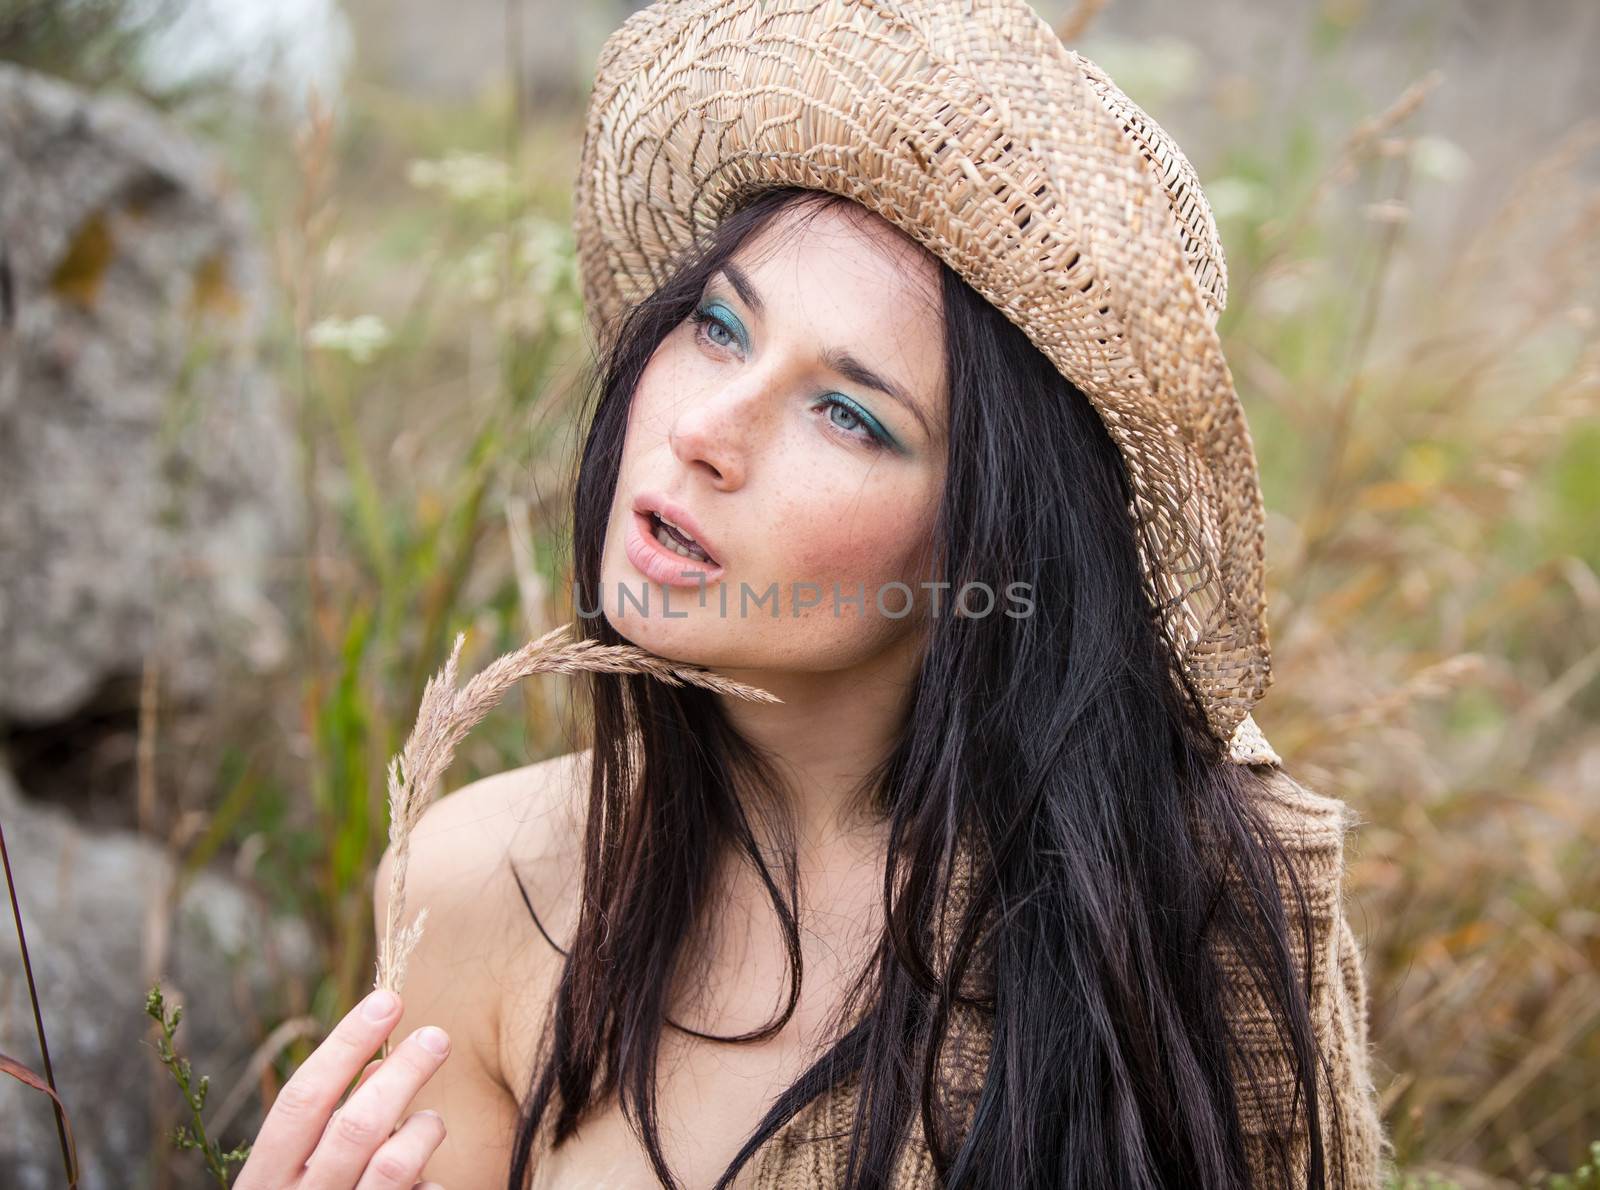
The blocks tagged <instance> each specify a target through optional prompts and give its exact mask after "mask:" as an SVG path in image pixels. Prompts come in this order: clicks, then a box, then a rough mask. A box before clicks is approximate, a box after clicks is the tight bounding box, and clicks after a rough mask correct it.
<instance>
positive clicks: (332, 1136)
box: [300, 1025, 450, 1190]
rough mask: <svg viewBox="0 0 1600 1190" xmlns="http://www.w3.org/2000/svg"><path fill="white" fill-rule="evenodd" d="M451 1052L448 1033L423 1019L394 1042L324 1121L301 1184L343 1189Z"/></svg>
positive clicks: (310, 1188)
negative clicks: (368, 1075) (325, 1124)
mask: <svg viewBox="0 0 1600 1190" xmlns="http://www.w3.org/2000/svg"><path fill="white" fill-rule="evenodd" d="M435 1047H437V1048H435ZM449 1052H450V1038H449V1037H448V1036H447V1035H446V1034H445V1031H444V1030H443V1029H440V1028H438V1027H437V1026H434V1025H424V1026H423V1027H422V1028H420V1029H418V1030H417V1031H416V1032H414V1033H412V1034H411V1036H410V1037H407V1038H406V1039H405V1040H404V1041H403V1042H401V1043H400V1044H399V1045H398V1046H397V1047H395V1050H394V1052H393V1053H391V1054H390V1055H389V1056H388V1057H387V1058H386V1059H384V1062H383V1065H382V1066H380V1067H378V1069H377V1071H376V1072H375V1073H374V1074H373V1076H372V1077H371V1078H369V1079H368V1080H367V1082H366V1085H365V1086H363V1087H362V1088H361V1089H360V1090H359V1091H357V1092H355V1094H353V1095H351V1096H350V1099H349V1102H347V1103H346V1104H345V1105H344V1106H343V1107H341V1108H340V1109H339V1110H338V1112H337V1113H336V1114H335V1115H334V1117H333V1118H332V1119H331V1120H329V1121H328V1127H327V1129H326V1131H324V1132H323V1134H322V1139H321V1140H320V1141H318V1142H317V1147H316V1149H315V1151H314V1152H313V1153H312V1154H311V1158H310V1160H309V1161H307V1162H306V1170H305V1174H304V1176H303V1178H302V1180H301V1182H300V1187H301V1190H347V1187H349V1186H350V1185H352V1184H353V1183H354V1182H355V1180H356V1178H358V1177H359V1176H360V1175H361V1172H362V1171H363V1170H364V1169H365V1168H366V1166H367V1162H368V1161H370V1160H371V1159H372V1155H373V1153H374V1152H376V1151H377V1148H378V1146H379V1145H381V1144H383V1143H385V1142H386V1141H387V1140H388V1138H389V1134H390V1133H391V1132H392V1131H393V1130H394V1126H395V1121H396V1120H398V1119H399V1118H400V1113H401V1112H402V1111H404V1110H405V1107H406V1105H407V1104H408V1103H410V1102H411V1101H412V1099H414V1098H415V1097H416V1094H417V1091H418V1090H419V1089H420V1088H421V1086H422V1084H423V1083H425V1082H427V1081H428V1079H429V1078H431V1077H432V1076H433V1073H434V1072H435V1071H436V1070H438V1069H439V1067H440V1066H441V1065H442V1064H443V1063H444V1060H445V1058H446V1057H447V1056H448V1054H449Z"/></svg>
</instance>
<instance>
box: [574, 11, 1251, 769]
mask: <svg viewBox="0 0 1600 1190" xmlns="http://www.w3.org/2000/svg"><path fill="white" fill-rule="evenodd" d="M772 186H802V187H808V188H812V189H818V190H826V191H831V192H833V193H837V194H841V195H843V196H845V197H847V198H850V199H852V200H854V201H855V202H857V203H859V204H860V205H862V206H864V207H866V208H867V209H869V210H871V211H873V212H875V213H876V214H878V215H879V216H881V217H882V218H884V219H886V220H887V221H889V222H890V223H892V224H894V225H895V226H897V227H899V228H900V229H902V230H903V231H904V232H906V233H907V234H908V235H910V236H912V237H913V238H914V239H916V240H917V241H918V242H919V243H921V244H922V245H923V246H925V247H926V248H927V249H928V250H930V251H931V252H933V253H934V254H935V255H937V256H939V257H940V258H942V259H943V260H944V261H945V262H946V263H948V264H949V265H950V267H951V268H952V269H954V270H955V271H956V272H957V273H959V274H960V275H961V276H962V277H963V278H964V279H965V280H966V281H967V283H968V284H970V285H971V286H972V287H973V289H975V290H976V291H977V292H978V293H979V294H981V295H982V296H983V297H984V298H985V299H986V300H987V301H989V302H990V303H992V304H993V305H994V306H995V307H996V308H998V309H999V310H1000V311H1001V312H1003V313H1004V314H1005V315H1006V316H1007V317H1008V318H1010V319H1011V321H1012V322H1014V323H1015V324H1016V325H1017V326H1019V327H1020V328H1021V329H1022V330H1023V331H1024V332H1025V333H1026V334H1027V335H1028V337H1029V339H1030V340H1031V341H1032V342H1033V343H1034V344H1035V345H1036V346H1037V347H1038V348H1039V350H1040V351H1041V352H1043V353H1044V355H1045V356H1047V357H1048V358H1049V359H1050V360H1051V362H1052V363H1053V364H1054V365H1055V366H1056V367H1057V369H1058V370H1059V371H1060V372H1061V373H1062V374H1063V375H1064V376H1065V377H1066V378H1067V379H1068V380H1070V381H1071V382H1072V383H1073V384H1074V385H1076V386H1077V387H1078V388H1079V389H1080V390H1081V391H1082V392H1083V393H1084V395H1085V396H1086V397H1087V398H1088V399H1089V400H1090V401H1091V402H1092V403H1093V405H1094V407H1095V408H1096V409H1097V410H1098V412H1099V413H1100V416H1101V418H1102V420H1103V422H1104V424H1105V426H1106V428H1107V431H1108V432H1109V434H1110V435H1111V437H1112V439H1113V441H1114V442H1115V443H1116V444H1117V446H1118V447H1119V448H1120V449H1121V452H1122V455H1123V458H1124V460H1125V462H1126V465H1127V470H1128V475H1129V479H1130V481H1131V486H1132V489H1133V500H1132V501H1131V503H1130V507H1129V511H1130V514H1131V515H1132V517H1133V520H1134V523H1135V525H1136V527H1137V534H1138V540H1139V550H1140V558H1141V561H1142V563H1143V565H1144V571H1145V594H1146V596H1147V597H1148V599H1149V600H1150V602H1151V605H1152V607H1153V608H1154V610H1155V613H1156V616H1157V619H1158V622H1159V623H1160V625H1161V627H1162V629H1163V630H1164V631H1165V632H1166V634H1167V636H1168V639H1169V640H1170V641H1171V643H1172V646H1173V648H1174V651H1175V653H1176V655H1177V657H1178V659H1179V661H1180V664H1181V667H1182V670H1183V672H1184V674H1185V675H1186V677H1187V680H1188V683H1189V684H1190V685H1191V686H1192V687H1193V689H1194V690H1195V691H1196V693H1197V694H1198V695H1199V697H1200V700H1201V703H1202V705H1203V706H1204V708H1205V713H1206V719H1207V723H1208V725H1209V726H1210V728H1211V731H1212V732H1213V734H1214V735H1216V736H1217V738H1218V739H1219V740H1221V741H1223V742H1224V743H1225V744H1226V745H1227V746H1228V755H1229V757H1230V759H1232V760H1234V761H1236V762H1240V763H1259V762H1267V763H1278V757H1277V755H1276V754H1275V753H1274V752H1273V751H1272V749H1271V747H1270V746H1269V745H1268V744H1267V742H1266V740H1265V739H1264V738H1263V737H1262V736H1261V733H1260V732H1259V730H1258V729H1257V728H1256V725H1255V723H1254V721H1253V720H1252V719H1251V717H1250V709H1251V707H1252V706H1254V705H1255V703H1256V702H1257V701H1258V700H1259V699H1260V698H1261V696H1262V695H1263V694H1264V693H1265V691H1266V689H1267V687H1268V686H1269V685H1270V683H1271V678H1272V674H1271V664H1270V649H1269V643H1268V638H1267V630H1266V622H1265V601H1264V592H1263V584H1264V556H1263V538H1264V517H1263V510H1262V504H1261V495H1260V488H1259V483H1258V477H1257V470H1256V461H1255V454H1254V449H1253V446H1252V443H1251V439H1250V434H1249V429H1248V427H1247V426H1246V423H1245V418H1244V413H1243V410H1242V408H1241V407H1240V404H1239V400H1238V397H1237V395H1236V393H1235V391H1234V386H1233V378H1232V375H1231V373H1230V372H1229V369H1228V366H1227V362H1226V360H1225V359H1224V358H1223V353H1222V346H1221V343H1220V341H1219V339H1218V337H1217V333H1216V330H1215V323H1216V319H1217V316H1218V314H1219V313H1220V311H1221V310H1222V308H1223V306H1224V304H1225V303H1226V301H1227V268H1226V264H1225V261H1224V259H1223V253H1222V246H1221V241H1220V239H1219V237H1218V235H1217V228H1216V224H1215V221H1214V219H1213V217H1212V214H1211V210H1210V207H1209V205H1208V204H1207V203H1206V200H1205V196H1204V194H1203V192H1202V190H1201V187H1200V183H1199V180H1198V178H1197V177H1196V175H1195V172H1194V169H1193V167H1192V166H1191V165H1190V163H1189V161H1188V160H1187V159H1186V158H1185V157H1184V155H1183V153H1182V152H1181V151H1180V150H1179V149H1178V147H1177V145H1176V144H1175V143H1174V142H1173V141H1172V139H1171V138H1170V137H1169V136H1167V134H1166V133H1165V132H1164V131H1163V130H1162V129H1161V127H1160V126H1159V125H1158V124H1157V123H1156V122H1155V121H1154V120H1153V119H1151V118H1150V116H1149V115H1148V114H1147V113H1145V112H1144V111H1143V110H1142V109H1141V108H1139V106H1138V105H1137V104H1135V103H1134V102H1133V101H1132V100H1131V99H1129V98H1128V97H1127V96H1126V95H1124V94H1123V93H1122V91H1121V90H1120V89H1118V88H1117V87H1116V85H1115V84H1114V83H1113V82H1112V81H1111V80H1110V79H1109V78H1108V77H1107V76H1106V74H1105V73H1104V72H1103V71H1102V70H1101V69H1100V68H1099V67H1098V66H1097V65H1095V64H1094V63H1093V62H1091V61H1090V60H1089V59H1087V58H1085V57H1083V56H1082V55H1080V54H1077V53H1075V52H1074V51H1072V50H1069V49H1067V48H1066V47H1065V46H1064V45H1062V43H1061V41H1060V39H1059V38H1058V37H1057V36H1056V35H1055V33H1054V31H1053V30H1052V29H1051V28H1050V26H1049V25H1048V24H1047V23H1045V22H1044V21H1043V20H1042V19H1041V18H1040V17H1039V16H1038V14H1037V13H1035V12H1034V11H1033V9H1032V8H1030V7H1029V6H1028V5H1027V4H1026V3H1024V2H1023V0H677V2H665V0H664V2H661V3H657V4H653V5H651V6H649V7H648V8H644V9H641V10H639V11H638V12H635V13H633V14H632V15H631V16H630V17H628V19H627V20H626V21H624V22H623V24H622V25H621V26H620V27H619V28H618V29H617V30H616V31H615V32H614V33H613V34H612V35H611V37H610V38H609V39H608V40H607V41H606V43H605V45H604V47H603V48H602V50H601V53H600V58H599V62H598V66H597V71H596V77H595V82H594V90H593V93H592V95H591V98H590V103H589V110H588V116H587V122H586V127H585V133H584V141H583V147H582V152H581V159H580V164H579V171H578V182H577V192H576V195H575V208H574V210H575V214H574V223H575V230H576V234H577V251H578V269H579V276H580V281H581V285H582V289H583V295H584V299H585V303H586V306H587V310H588V314H589V318H590V323H591V329H592V330H593V332H594V334H595V336H596V339H597V340H598V342H599V343H600V344H601V345H602V346H604V345H608V344H609V340H610V337H611V335H613V334H614V333H615V331H616V329H617V326H618V320H619V317H620V315H621V314H622V313H623V311H624V310H625V309H626V308H627V307H628V306H629V305H631V304H632V303H634V302H637V301H639V300H640V299H642V298H644V297H646V296H647V295H648V294H649V293H650V292H651V291H652V290H653V289H655V287H656V286H657V285H659V284H660V283H661V282H663V281H665V280H666V279H667V277H668V276H669V275H670V274H671V272H672V270H673V268H674V267H675V265H676V264H677V263H679V262H680V261H681V260H682V258H683V256H684V254H685V253H686V251H687V250H688V249H689V248H690V247H692V246H693V245H694V244H695V243H696V242H697V241H698V240H699V239H700V238H702V237H703V236H705V235H706V234H707V233H708V232H709V231H710V230H711V229H712V228H713V227H715V225H716V224H717V223H718V222H719V221H720V220H721V219H722V218H723V217H724V216H725V215H726V214H728V213H729V212H731V211H732V210H734V209H736V208H737V207H738V205H739V204H740V203H741V202H743V201H745V200H746V199H747V198H749V197H750V196H752V195H753V193H754V192H756V191H758V190H761V189H764V188H767V187H772Z"/></svg>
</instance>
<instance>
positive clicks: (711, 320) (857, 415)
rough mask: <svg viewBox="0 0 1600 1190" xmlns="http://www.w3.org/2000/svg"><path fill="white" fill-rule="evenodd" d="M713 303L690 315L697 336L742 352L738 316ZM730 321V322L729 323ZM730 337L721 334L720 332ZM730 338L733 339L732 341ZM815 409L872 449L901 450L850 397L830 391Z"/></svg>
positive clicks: (836, 428)
mask: <svg viewBox="0 0 1600 1190" xmlns="http://www.w3.org/2000/svg"><path fill="white" fill-rule="evenodd" d="M714 309H716V307H714V306H697V307H695V309H694V310H693V311H691V312H690V314H689V321H690V322H692V323H693V324H694V328H695V332H694V333H695V338H697V339H699V340H700V341H701V342H702V343H706V344H709V345H710V346H712V347H720V348H723V349H727V348H730V347H736V348H738V349H740V350H741V351H742V350H744V348H745V338H744V327H742V326H740V325H739V323H738V320H737V319H734V318H732V317H731V316H730V318H729V319H723V318H719V317H718V316H717V315H716V314H714V313H712V311H713V310H714ZM730 322H731V325H730ZM719 332H720V334H722V335H726V336H728V339H727V340H724V339H722V338H719V337H718V334H719ZM730 340H731V341H730ZM816 408H819V409H825V410H827V414H826V421H827V424H828V428H829V429H830V430H831V431H832V432H833V433H835V434H837V435H839V436H840V437H842V438H845V439H847V440H849V441H851V442H855V443H859V444H860V445H862V446H866V447H867V448H869V449H871V450H900V449H902V448H901V446H900V444H899V443H898V442H896V441H895V438H894V435H892V434H890V433H889V432H888V431H887V430H885V429H884V428H883V426H882V425H880V424H879V423H878V420H877V418H875V417H873V416H872V414H870V413H868V412H867V411H866V410H865V409H863V408H862V407H861V406H860V405H858V404H856V403H855V402H854V401H852V400H851V399H850V398H849V397H846V396H843V395H842V394H839V393H830V394H828V395H827V396H825V397H823V398H822V399H821V400H820V401H819V402H818V404H817V406H816ZM835 410H840V411H842V412H843V413H844V415H845V420H844V422H843V424H841V423H840V422H839V421H838V420H836V418H835V412H834V411H835Z"/></svg>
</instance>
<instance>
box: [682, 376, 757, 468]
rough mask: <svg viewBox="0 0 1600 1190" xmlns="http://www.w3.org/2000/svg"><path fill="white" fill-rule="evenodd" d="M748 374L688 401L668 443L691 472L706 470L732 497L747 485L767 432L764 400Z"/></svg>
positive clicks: (683, 405) (684, 403)
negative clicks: (761, 437)
mask: <svg viewBox="0 0 1600 1190" xmlns="http://www.w3.org/2000/svg"><path fill="white" fill-rule="evenodd" d="M753 379H755V378H754V377H753V376H752V375H750V374H746V375H745V376H743V377H741V378H740V379H738V380H736V381H733V382H731V383H728V384H724V385H722V386H720V387H718V388H716V389H714V390H712V391H710V392H707V393H702V394H701V395H699V396H698V397H695V398H692V399H689V400H686V401H684V402H683V403H682V404H681V405H680V406H679V408H678V409H677V411H676V413H675V414H674V416H673V418H672V422H671V425H670V426H669V427H668V429H667V443H668V445H669V446H671V448H672V453H673V454H674V455H675V456H677V459H678V461H679V462H680V463H682V464H683V465H684V466H685V467H687V468H688V469H690V470H691V471H693V470H702V471H704V472H705V473H706V475H707V476H708V477H709V478H710V480H711V483H712V486H713V487H715V488H717V489H718V490H720V491H731V490H732V489H734V488H737V487H740V486H741V485H742V484H743V483H744V481H745V474H746V471H747V469H748V466H749V459H750V454H751V451H752V449H753V448H754V446H755V438H756V436H757V435H758V434H759V433H760V432H761V425H760V422H761V419H762V416H763V414H762V412H761V405H762V399H761V398H762V394H761V391H760V389H759V387H758V385H755V384H752V383H750V382H751V381H752V380H753Z"/></svg>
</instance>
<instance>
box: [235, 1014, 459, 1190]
mask: <svg viewBox="0 0 1600 1190" xmlns="http://www.w3.org/2000/svg"><path fill="white" fill-rule="evenodd" d="M399 1019H400V998H399V997H398V996H396V995H395V994H394V993H393V992H388V991H376V992H373V993H372V994H370V995H369V996H368V997H367V998H366V999H365V1000H363V1001H362V1002H361V1003H360V1004H357V1005H356V1006H355V1007H354V1008H353V1009H351V1010H350V1012H349V1014H348V1015H346V1016H345V1018H344V1019H343V1020H341V1021H340V1022H339V1023H338V1024H337V1025H335V1026H334V1028H333V1032H331V1033H329V1034H328V1036H327V1038H326V1039H325V1040H324V1041H323V1042H322V1044H321V1045H319V1046H317V1048H316V1049H315V1050H313V1051H312V1052H311V1056H310V1057H309V1058H307V1059H306V1060H305V1061H304V1062H302V1063H301V1064H300V1068H299V1069H298V1070H296V1071H295V1072H294V1074H293V1075H291V1076H290V1078H289V1081H288V1082H286V1083H284V1084H283V1090H281V1091H279V1092H278V1097H277V1099H276V1100H274V1101H273V1104H272V1109H271V1110H270V1111H269V1112H267V1118H266V1119H265V1120H264V1121H262V1124H261V1131H260V1132H258V1133H257V1134H256V1139H255V1144H254V1146H253V1147H252V1148H251V1150H250V1157H249V1159H248V1160H246V1161H245V1163H244V1166H243V1167H242V1168H241V1169H240V1170H239V1176H238V1177H237V1178H236V1179H235V1180H234V1183H233V1190H289V1188H292V1190H411V1187H412V1186H413V1185H414V1184H415V1183H416V1180H417V1177H418V1176H419V1175H420V1174H421V1172H422V1167H423V1166H424V1165H426V1164H427V1162H428V1158H429V1157H430V1156H432V1154H433V1151H434V1150H435V1149H436V1148H438V1147H439V1142H440V1141H442V1140H444V1131H445V1130H444V1121H443V1120H442V1119H441V1118H440V1117H439V1114H438V1113H437V1112H433V1111H420V1112H415V1113H413V1114H412V1115H410V1116H408V1117H407V1118H406V1120H405V1122H404V1123H403V1124H401V1125H400V1127H399V1128H396V1127H395V1122H396V1120H397V1119H398V1117H399V1115H400V1112H401V1111H402V1110H404V1108H405V1106H406V1104H408V1103H410V1102H411V1100H412V1097H413V1096H415V1095H416V1093H417V1089H418V1088H419V1087H421V1086H422V1084H423V1083H425V1082H427V1081H428V1079H430V1078H432V1077H433V1075H434V1072H435V1071H437V1070H438V1069H439V1067H440V1066H441V1065H443V1063H444V1060H445V1056H446V1055H447V1054H448V1053H449V1052H450V1039H449V1037H447V1036H446V1035H445V1032H444V1030H443V1029H439V1028H436V1027H434V1026H433V1025H426V1026H424V1027H423V1028H421V1029H418V1030H417V1031H416V1032H415V1033H413V1034H411V1036H409V1037H407V1038H406V1039H405V1040H404V1041H402V1042H401V1043H400V1044H399V1045H397V1046H396V1047H395V1048H394V1050H393V1051H392V1052H391V1053H390V1054H389V1056H388V1057H387V1058H381V1059H377V1060H374V1061H372V1062H367V1059H368V1058H369V1057H370V1056H371V1055H372V1053H373V1051H374V1050H376V1049H377V1048H378V1046H379V1045H381V1044H382V1043H383V1039H384V1038H385V1037H387V1036H388V1035H389V1031H390V1030H391V1029H393V1028H394V1026H395V1024H396V1022H398V1021H399ZM364 1062H365V1063H366V1067H365V1069H363V1068H362V1063H364ZM357 1071H360V1072H361V1081H360V1082H359V1083H358V1084H357V1085H356V1087H355V1089H354V1090H353V1091H351V1092H350V1097H349V1098H348V1099H347V1100H345V1102H344V1104H343V1106H340V1107H338V1108H337V1110H335V1105H336V1104H337V1103H338V1102H339V1096H340V1094H341V1093H342V1092H343V1091H344V1089H345V1087H346V1086H347V1085H349V1082H350V1080H351V1079H352V1078H354V1077H355V1075H356V1073H357ZM428 1185H429V1186H432V1185H434V1184H433V1183H431V1182H430V1183H428Z"/></svg>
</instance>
